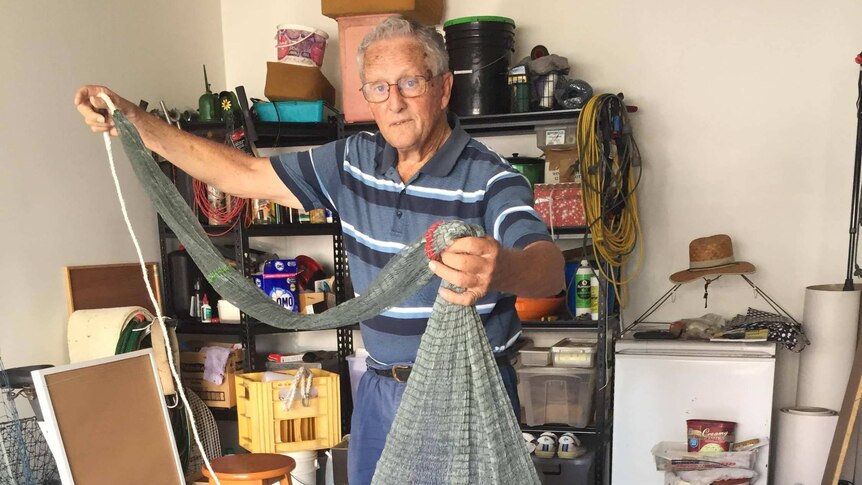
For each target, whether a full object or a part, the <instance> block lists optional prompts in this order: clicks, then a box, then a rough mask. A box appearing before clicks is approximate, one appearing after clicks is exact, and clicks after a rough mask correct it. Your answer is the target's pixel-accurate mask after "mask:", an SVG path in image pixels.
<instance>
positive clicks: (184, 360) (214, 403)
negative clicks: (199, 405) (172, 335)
mask: <svg viewBox="0 0 862 485" xmlns="http://www.w3.org/2000/svg"><path fill="white" fill-rule="evenodd" d="M192 346H193V347H194V348H195V351H192V352H180V377H181V378H182V381H183V384H184V385H185V386H186V387H188V388H189V389H191V390H193V391H194V392H195V394H197V395H198V396H199V397H200V398H201V400H203V402H204V403H206V405H207V406H209V407H211V408H222V409H230V408H232V407H236V373H237V372H238V371H241V370H242V363H243V351H242V349H233V351H232V352H231V355H230V357H228V360H227V365H226V366H225V374H224V381H222V383H221V384H214V383H212V382H210V381H208V380H206V379H204V362H205V361H206V354H205V353H203V352H199V350H200V348H201V347H226V348H232V347H233V346H234V344H226V343H221V342H195V343H192Z"/></svg>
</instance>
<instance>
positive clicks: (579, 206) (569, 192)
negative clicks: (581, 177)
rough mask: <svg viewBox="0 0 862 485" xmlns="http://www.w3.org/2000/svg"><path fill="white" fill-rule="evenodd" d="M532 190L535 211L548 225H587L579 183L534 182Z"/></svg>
mask: <svg viewBox="0 0 862 485" xmlns="http://www.w3.org/2000/svg"><path fill="white" fill-rule="evenodd" d="M533 191H534V194H535V199H536V206H535V207H536V212H538V213H539V215H540V216H542V219H544V220H545V223H547V224H548V227H583V226H586V225H587V217H586V215H585V213H584V202H583V200H582V199H581V185H580V184H575V183H563V184H536V185H534V186H533Z"/></svg>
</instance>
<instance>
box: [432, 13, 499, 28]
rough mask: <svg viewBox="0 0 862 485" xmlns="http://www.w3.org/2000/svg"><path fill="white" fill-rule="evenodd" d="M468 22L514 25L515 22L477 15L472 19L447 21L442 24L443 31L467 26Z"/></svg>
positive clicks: (464, 18)
mask: <svg viewBox="0 0 862 485" xmlns="http://www.w3.org/2000/svg"><path fill="white" fill-rule="evenodd" d="M470 22H503V23H506V24H512V25H515V21H514V20H512V19H510V18H509V17H497V16H494V15H478V16H473V17H460V18H457V19H452V20H447V21H446V22H445V23H444V24H443V28H444V29H445V28H446V27H451V26H453V25H458V24H467V23H470Z"/></svg>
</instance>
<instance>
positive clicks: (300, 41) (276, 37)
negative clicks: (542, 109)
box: [273, 32, 497, 62]
mask: <svg viewBox="0 0 862 485" xmlns="http://www.w3.org/2000/svg"><path fill="white" fill-rule="evenodd" d="M312 35H314V32H312V33H310V34H308V35H306V36H305V37H303V38H301V39H299V40H297V41H295V42H288V43H286V44H282V43H280V42H276V44H275V46H276V47H290V46H292V45H296V44H300V43H302V42H305V41H306V40H307V39H308V38H309V37H311V36H312ZM273 38H274V39H275V40H278V34H275V37H273ZM494 62H497V61H494Z"/></svg>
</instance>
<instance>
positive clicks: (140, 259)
mask: <svg viewBox="0 0 862 485" xmlns="http://www.w3.org/2000/svg"><path fill="white" fill-rule="evenodd" d="M98 96H99V97H100V98H102V100H104V101H105V103H106V104H107V105H108V110H109V112H110V114H111V115H112V116H113V113H114V111H116V109H117V108H116V107H115V106H114V103H113V102H112V101H111V98H110V97H108V95H107V94H105V93H99V94H98ZM103 135H104V138H105V149H106V150H107V151H108V164H109V165H110V166H111V176H112V177H113V178H114V187H115V188H116V189H117V198H118V199H119V200H120V210H122V212H123V219H125V221H126V228H127V229H128V230H129V235H130V236H132V242H133V243H134V245H135V251H136V252H137V253H138V262H139V263H140V265H141V272H142V274H143V278H144V284H145V285H146V287H147V294H148V295H149V296H150V302H151V303H152V304H153V308H155V310H156V318H158V319H159V323H161V325H159V326H160V327H161V329H162V334H163V335H164V337H165V350H166V351H167V354H168V364H169V367H170V368H171V375H172V376H173V377H174V381H175V382H176V383H177V393H178V394H179V396H180V399H181V400H182V401H183V405H184V406H185V408H186V415H187V416H188V418H189V423H190V424H191V428H192V434H193V435H194V437H195V443H196V444H197V445H198V450H200V452H201V457H202V458H203V461H204V465H206V467H207V470H208V471H209V473H210V478H211V479H212V480H213V481H214V482H215V483H216V485H221V482H220V481H219V479H218V477H217V476H216V474H215V472H214V471H213V469H212V466H211V465H210V461H209V459H208V458H207V454H206V450H204V446H203V444H202V443H201V438H200V436H199V435H198V426H197V423H196V422H195V417H194V413H192V409H191V406H190V405H189V402H188V400H187V399H186V393H185V391H184V390H183V384H182V381H181V380H180V376H179V375H177V369H176V365H175V364H174V353H173V350H172V349H171V339H170V336H169V335H168V329H167V327H165V320H164V317H163V316H162V309H161V308H160V307H159V304H158V302H157V301H156V296H155V293H153V288H152V286H150V279H149V278H147V264H146V262H145V261H144V255H143V253H142V252H141V245H140V244H139V243H138V237H137V236H136V235H135V230H134V229H133V228H132V223H131V221H130V220H129V213H128V211H127V210H126V201H125V199H124V198H123V191H122V190H121V189H120V180H119V179H118V178H117V168H116V166H115V165H114V153H113V151H112V150H111V135H110V134H108V133H104V134H103Z"/></svg>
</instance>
